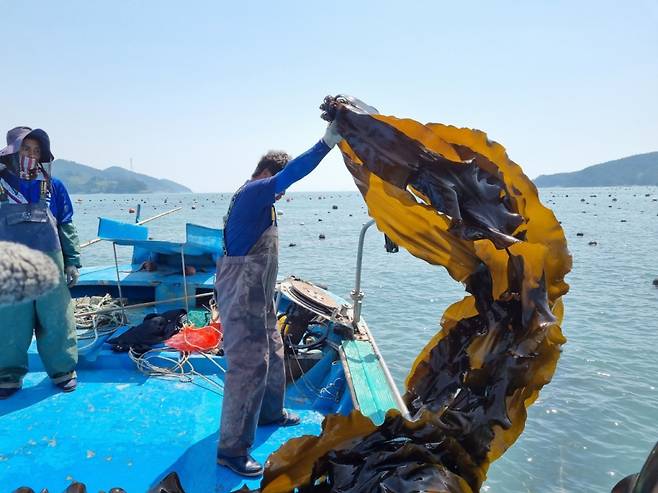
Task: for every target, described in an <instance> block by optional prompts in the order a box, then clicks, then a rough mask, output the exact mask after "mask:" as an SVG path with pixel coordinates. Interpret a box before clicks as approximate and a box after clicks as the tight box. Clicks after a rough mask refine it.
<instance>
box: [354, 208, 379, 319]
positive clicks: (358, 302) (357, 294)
mask: <svg viewBox="0 0 658 493" xmlns="http://www.w3.org/2000/svg"><path fill="white" fill-rule="evenodd" d="M373 224H375V220H374V219H371V220H370V221H368V222H367V223H365V224H364V225H363V227H362V228H361V234H360V235H359V250H358V252H357V254H356V279H355V281H354V289H353V290H352V292H351V293H350V294H351V297H352V301H353V302H354V303H353V305H352V310H353V312H354V325H355V326H356V324H358V323H359V320H361V306H362V305H363V292H362V291H361V266H362V264H363V243H364V241H365V237H366V231H368V228H369V227H370V226H372V225H373Z"/></svg>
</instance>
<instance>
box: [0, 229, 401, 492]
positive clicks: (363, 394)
mask: <svg viewBox="0 0 658 493" xmlns="http://www.w3.org/2000/svg"><path fill="white" fill-rule="evenodd" d="M99 237H101V238H103V239H106V240H108V241H112V242H114V243H116V244H120V245H130V246H132V247H133V257H132V261H131V263H130V264H126V265H119V266H118V267H116V266H114V265H113V266H108V267H96V268H93V267H92V268H87V269H83V270H82V271H81V275H80V279H79V282H78V285H77V286H75V287H74V288H73V289H72V296H73V297H76V298H77V297H83V296H96V295H100V296H104V295H106V294H109V295H111V296H112V297H113V298H117V297H118V296H119V294H121V296H122V298H123V299H124V300H125V302H126V303H127V304H128V305H131V307H132V308H131V309H130V310H127V311H126V314H127V315H128V323H129V324H130V325H136V324H138V323H140V322H141V321H142V320H143V318H144V315H145V314H146V313H152V312H160V313H161V312H163V311H166V310H169V309H172V308H183V307H184V302H183V301H182V300H184V299H186V298H184V297H186V296H195V295H203V296H204V298H197V299H189V298H188V301H189V308H190V309H192V308H194V305H196V306H199V305H203V304H207V302H208V300H209V296H208V295H209V294H210V293H212V291H213V280H214V270H215V269H214V266H215V261H216V258H217V256H218V255H221V244H222V243H221V242H222V238H221V232H220V231H219V230H213V229H211V228H204V227H202V226H197V225H192V224H188V225H186V241H185V242H184V243H173V242H161V241H153V240H148V229H147V228H145V227H143V226H137V225H130V224H123V223H118V222H116V221H111V220H107V219H103V218H101V220H100V222H99ZM145 261H148V262H151V264H155V265H157V270H156V271H150V272H147V271H145V270H140V268H141V266H142V265H143V262H145ZM186 267H194V270H192V269H186ZM117 270H118V275H119V282H117ZM186 270H187V271H189V272H190V275H186V276H183V272H184V271H186ZM282 285H285V286H287V291H285V293H284V290H283V288H282V287H280V288H279V292H280V294H281V295H282V296H281V298H280V304H279V310H280V314H281V315H284V314H288V311H287V309H288V308H290V307H291V305H293V307H294V306H295V305H297V306H299V307H302V309H304V308H303V307H306V308H305V309H306V311H307V313H310V316H311V318H309V319H308V321H307V323H306V325H305V326H304V327H302V328H303V329H304V331H303V333H298V334H297V336H298V337H299V341H298V342H297V343H295V345H294V347H293V346H290V347H289V348H288V359H287V360H286V361H287V372H288V376H289V379H290V380H291V383H289V384H288V387H287V390H286V407H287V408H289V409H293V410H294V411H295V412H297V413H298V414H299V415H300V417H301V423H300V424H299V425H297V426H293V427H289V428H281V427H277V426H264V427H260V428H259V429H258V432H257V435H256V441H255V444H254V447H253V449H252V453H253V456H254V457H255V458H256V459H257V460H259V461H261V462H264V461H265V460H266V459H267V457H268V456H269V455H270V454H271V453H273V452H275V451H276V450H277V449H278V448H279V447H280V446H281V445H283V444H284V443H285V442H287V441H288V440H289V439H291V438H296V437H300V436H302V435H318V434H319V433H320V431H321V424H322V421H323V419H324V417H325V416H326V415H328V414H332V413H340V414H347V413H349V412H351V411H352V410H354V409H358V410H360V411H361V413H363V414H364V415H365V416H367V417H369V418H370V419H372V420H373V422H375V423H376V424H379V423H381V422H382V421H383V419H384V416H385V414H386V411H388V410H389V409H392V408H398V409H400V410H404V409H405V406H404V404H403V403H402V401H401V398H400V396H399V393H398V391H397V388H396V387H395V384H394V383H393V382H392V379H391V377H390V374H389V373H388V370H387V368H386V365H385V363H384V361H383V359H382V358H381V355H380V354H379V351H378V350H377V347H376V344H375V342H374V340H373V339H372V336H371V335H370V333H369V331H368V330H367V327H366V326H365V323H363V322H361V323H360V324H359V327H358V328H356V329H355V328H354V327H352V323H351V319H350V318H349V317H348V316H347V315H345V314H344V313H343V312H342V311H341V310H342V309H343V308H348V305H347V303H346V302H345V301H344V300H342V299H340V298H338V297H336V296H335V295H333V294H332V293H330V292H328V291H326V290H324V289H322V288H319V287H317V286H314V285H312V284H310V283H305V282H304V281H300V280H297V279H296V278H294V277H291V278H289V279H287V280H284V281H282ZM119 290H120V291H121V292H119ZM286 293H288V294H287V295H286ZM295 293H296V294H295ZM293 295H294V296H293ZM289 296H292V297H293V298H295V299H296V301H294V300H293V299H292V298H290V297H289ZM144 303H146V305H144ZM309 310H310V311H309ZM83 311H84V310H83ZM85 313H87V312H86V311H85ZM318 314H320V318H316V317H317V316H318ZM190 315H191V313H190ZM286 316H287V315H286ZM339 316H340V317H343V318H342V319H341V320H342V321H339V320H338V318H336V317H339ZM127 328H128V326H127V325H126V326H123V327H119V328H118V329H117V330H116V332H114V335H117V334H119V333H120V332H122V331H124V330H126V329H127ZM97 335H98V334H95V333H94V334H91V336H90V333H89V331H88V330H87V331H86V332H85V333H84V336H80V337H81V338H80V339H79V341H78V347H79V349H80V351H79V363H78V368H77V371H78V388H77V390H76V391H75V392H73V393H70V394H63V393H61V392H60V391H59V389H58V388H56V387H55V386H53V385H52V383H51V382H50V379H49V378H48V377H47V375H46V374H45V372H44V370H43V365H42V363H41V360H40V358H39V356H38V354H37V349H36V344H35V342H34V341H33V343H32V346H31V347H30V350H29V353H28V360H29V368H30V373H28V375H27V376H26V377H25V379H24V382H23V389H22V390H21V391H20V392H18V393H16V394H15V395H13V396H12V397H11V398H10V399H8V400H3V401H0V487H1V489H2V491H5V490H7V491H13V490H14V489H16V488H18V487H19V486H29V487H31V488H33V489H34V490H36V491H41V490H42V489H44V488H48V490H49V491H51V492H58V491H63V490H64V489H66V488H67V487H68V486H69V485H70V484H71V482H73V481H79V482H81V483H84V484H85V485H86V487H87V491H90V492H95V491H109V490H110V489H111V488H114V487H121V488H124V489H125V490H126V491H129V492H131V493H132V492H145V491H147V490H148V489H149V488H151V487H152V486H155V485H156V484H157V483H158V482H159V481H160V480H161V479H162V478H163V477H165V476H166V475H167V474H169V473H171V472H176V473H177V474H178V476H179V478H180V481H181V484H182V486H183V488H184V490H185V492H186V493H210V492H215V493H223V492H230V491H233V490H236V489H239V488H241V487H242V486H243V485H247V486H248V487H249V488H256V487H257V486H258V485H259V483H260V478H255V479H251V480H245V479H244V478H242V477H240V476H238V475H236V474H233V473H232V472H231V471H230V470H228V469H226V468H224V467H220V466H217V464H216V462H215V453H216V448H217V439H218V429H219V423H220V415H221V407H222V399H223V377H224V372H223V369H225V368H226V362H225V360H224V358H223V357H221V356H212V355H210V354H207V355H192V356H190V357H189V360H188V361H189V362H191V363H192V367H193V368H194V370H195V372H196V373H195V374H186V375H184V376H183V375H181V376H173V377H172V375H168V376H167V377H166V378H163V377H156V376H149V375H147V374H144V373H142V372H140V371H139V369H138V367H137V365H136V362H135V361H133V360H132V359H131V358H130V357H129V355H128V354H127V353H114V352H112V350H111V349H110V348H109V347H108V345H107V344H105V343H104V341H105V340H106V339H107V338H108V337H109V334H108V333H101V335H100V336H98V338H97V337H96V336H97ZM92 336H93V337H92ZM83 337H84V338H83ZM289 339H290V338H289ZM355 339H358V340H355ZM308 341H311V344H308ZM288 342H289V343H291V341H290V340H289V341H288ZM148 355H150V356H155V357H158V356H162V357H165V358H168V359H159V360H157V362H158V364H159V365H161V366H167V367H168V368H174V367H175V366H176V363H177V361H180V358H181V354H180V353H178V352H173V351H172V350H171V349H165V348H162V349H154V350H152V351H151V352H149V353H148ZM153 361H154V362H155V361H156V360H153ZM165 362H166V363H165Z"/></svg>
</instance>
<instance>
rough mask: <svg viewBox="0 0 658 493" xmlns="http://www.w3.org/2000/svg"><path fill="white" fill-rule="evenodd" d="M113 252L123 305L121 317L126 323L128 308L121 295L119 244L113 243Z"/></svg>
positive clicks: (121, 303) (120, 301)
mask: <svg viewBox="0 0 658 493" xmlns="http://www.w3.org/2000/svg"><path fill="white" fill-rule="evenodd" d="M112 250H113V251H114V267H115V268H116V271H117V288H118V289H119V304H120V305H121V316H122V317H123V320H124V323H125V322H127V320H128V317H127V316H126V308H125V306H124V303H123V294H122V293H121V279H120V275H119V258H118V257H117V244H116V243H115V242H112Z"/></svg>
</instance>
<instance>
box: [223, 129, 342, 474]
mask: <svg viewBox="0 0 658 493" xmlns="http://www.w3.org/2000/svg"><path fill="white" fill-rule="evenodd" d="M340 140H341V137H340V135H339V134H338V132H337V131H336V128H335V124H333V123H332V124H330V125H329V126H328V127H327V131H326V132H325V135H324V137H322V139H321V140H320V141H319V142H318V143H317V144H315V145H314V146H313V147H311V148H310V149H309V150H308V151H306V152H305V153H304V154H302V155H300V156H298V157H297V158H295V159H292V160H291V159H290V156H289V155H288V154H286V153H284V152H277V151H270V152H268V153H267V154H266V155H265V156H263V157H262V158H261V160H260V162H259V163H258V165H257V166H256V169H255V170H254V172H253V173H252V175H251V179H250V180H249V181H247V182H246V183H245V184H244V185H243V186H242V187H240V189H239V190H238V191H237V192H236V193H235V195H233V198H232V199H231V204H230V206H229V210H228V213H227V215H226V218H225V224H224V249H225V251H224V253H225V255H224V256H223V257H221V258H220V259H219V261H218V262H217V281H216V284H215V288H216V294H217V304H218V307H219V313H220V315H221V317H222V324H223V326H224V354H225V356H226V360H227V363H228V370H227V372H226V377H225V379H224V402H223V405H222V416H221V425H220V438H219V446H218V451H217V462H218V464H221V465H224V466H226V467H229V468H230V469H232V470H233V471H235V472H237V473H238V474H241V475H244V476H259V475H260V474H262V472H263V467H262V466H261V464H259V463H258V462H256V461H255V460H254V459H253V457H251V455H250V454H249V451H250V449H251V446H252V445H253V442H254V437H255V434H256V427H257V426H258V425H259V424H260V425H268V424H273V425H278V426H291V425H295V424H297V423H299V417H298V416H296V415H294V414H292V413H290V412H288V411H286V410H285V409H284V408H283V401H284V394H285V370H284V361H283V356H284V351H283V341H282V340H281V334H280V333H279V331H278V329H277V327H276V315H275V313H274V302H273V300H274V288H275V284H276V276H277V272H278V265H279V262H278V255H279V242H278V234H277V224H276V211H275V210H274V202H276V201H277V200H278V199H279V198H281V196H282V195H283V193H284V192H285V190H286V189H287V188H288V187H289V186H290V185H292V184H293V183H295V182H296V181H298V180H300V179H302V178H303V177H305V176H306V175H308V174H309V173H310V172H311V171H313V170H314V169H315V168H316V167H317V165H318V164H320V161H321V160H322V158H324V157H325V156H326V155H327V154H328V153H329V151H330V150H331V148H332V147H334V146H335V145H336V144H337V143H338V142H339V141H340Z"/></svg>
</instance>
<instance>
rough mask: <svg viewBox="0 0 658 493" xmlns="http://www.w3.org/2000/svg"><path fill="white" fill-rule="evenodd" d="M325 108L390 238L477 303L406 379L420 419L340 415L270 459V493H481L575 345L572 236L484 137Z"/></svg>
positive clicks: (344, 107)
mask: <svg viewBox="0 0 658 493" xmlns="http://www.w3.org/2000/svg"><path fill="white" fill-rule="evenodd" d="M321 108H322V109H323V110H324V114H323V118H325V119H327V120H330V121H333V120H335V121H336V124H337V125H338V128H339V131H340V133H341V135H342V136H343V138H344V140H343V141H342V142H341V143H340V144H339V146H340V149H341V152H342V154H343V158H344V161H345V164H346V166H347V168H348V170H349V171H350V173H351V174H352V175H353V177H354V180H355V183H356V185H357V187H358V188H359V190H360V192H361V194H362V195H363V197H364V200H365V202H366V204H367V206H368V211H369V214H370V215H371V216H372V217H373V218H374V219H375V222H376V224H377V226H378V228H379V229H380V230H381V231H382V232H383V233H384V234H386V236H387V237H388V238H390V240H391V241H392V242H394V243H395V244H396V245H399V246H400V247H402V248H405V249H407V250H408V251H409V252H410V253H412V254H413V255H415V256H416V257H418V258H420V259H423V260H425V261H427V262H429V263H430V264H433V265H440V266H443V267H445V268H446V269H447V270H448V272H449V273H450V275H451V276H452V277H453V278H454V279H455V280H457V281H460V282H463V283H464V285H465V288H466V291H467V292H468V293H470V294H469V295H468V296H466V297H465V298H464V299H462V300H461V301H458V302H457V303H455V304H453V305H452V306H450V307H449V308H448V309H447V310H446V312H445V313H444V315H443V318H442V321H441V326H442V328H441V330H440V331H439V332H438V333H437V334H436V336H435V337H434V338H433V339H432V340H431V341H430V342H429V343H428V344H427V346H426V347H425V349H424V350H423V351H422V352H421V353H420V354H419V356H418V358H417V360H416V362H415V363H414V365H413V367H412V369H411V371H410V373H409V376H408V377H407V382H406V387H407V389H406V392H405V394H404V400H405V403H406V405H407V407H408V409H409V411H410V413H411V415H412V419H411V420H406V419H404V418H403V417H402V416H401V415H400V413H399V412H397V411H395V410H392V411H389V413H388V414H387V417H386V420H385V421H384V423H383V424H382V425H380V426H378V427H375V426H374V425H373V424H372V422H371V421H370V420H368V419H367V418H365V417H363V416H361V415H360V414H359V413H358V412H353V413H352V414H350V415H349V416H336V415H331V416H328V417H327V418H326V419H325V421H324V423H323V431H322V434H321V435H320V436H319V437H302V438H298V439H293V440H290V441H289V442H288V443H286V444H285V445H284V446H282V447H281V448H280V449H279V451H277V452H276V453H274V454H273V455H272V456H271V457H270V459H269V460H268V464H267V467H266V470H265V475H264V478H263V481H262V484H261V489H262V491H263V492H266V493H271V492H287V491H301V492H311V491H313V492H316V491H319V492H329V491H332V492H371V491H372V492H383V491H399V492H403V491H437V492H471V491H479V489H480V487H481V485H482V482H483V481H484V480H485V478H486V472H487V469H488V467H489V465H490V463H491V462H493V461H494V460H496V459H497V458H498V457H500V456H501V455H502V454H503V453H504V451H505V450H506V449H507V448H508V447H509V446H511V445H512V443H514V441H515V440H516V439H517V438H518V436H519V435H520V433H521V432H522V430H523V427H524V425H525V420H526V408H527V407H528V406H529V405H531V404H532V402H534V400H535V399H536V398H537V396H538V392H539V390H540V389H541V388H542V387H543V386H544V385H545V384H547V383H548V382H549V381H550V379H551V377H552V375H553V373H554V372H555V368H556V365H557V360H558V358H559V354H560V347H561V346H562V344H564V343H565V342H566V341H565V339H564V337H563V335H562V332H561V329H560V326H559V324H560V323H561V319H562V312H563V308H562V302H561V297H562V296H563V295H564V294H565V293H566V292H567V290H568V286H567V284H566V283H565V282H564V276H565V275H566V274H567V273H568V272H569V270H570V269H571V257H570V255H569V253H568V250H567V245H566V240H565V237H564V233H563V231H562V228H561V226H560V225H559V223H558V221H557V220H556V219H555V216H554V215H553V213H552V212H551V211H550V209H547V208H546V207H544V206H543V205H542V204H541V202H540V201H539V198H538V195H537V190H536V188H535V187H534V185H533V184H532V182H531V181H530V180H529V179H528V178H527V177H526V176H525V175H524V174H523V172H522V170H521V168H520V167H519V166H518V165H517V164H515V163H513V162H512V161H511V160H510V159H509V158H508V156H507V154H506V152H505V150H504V148H503V147H502V146H500V145H499V144H497V143H495V142H491V141H489V140H488V138H487V136H486V134H484V133H483V132H480V131H478V130H471V129H463V128H456V127H451V126H446V125H442V124H426V125H423V124H421V123H419V122H416V121H414V120H410V119H398V118H395V117H392V116H384V115H380V114H379V113H378V112H377V110H375V109H374V108H373V107H371V106H368V105H366V104H365V103H363V102H361V101H359V100H358V99H356V98H352V97H349V96H338V97H335V98H333V97H328V98H326V99H325V102H324V103H323V105H322V106H321Z"/></svg>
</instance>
